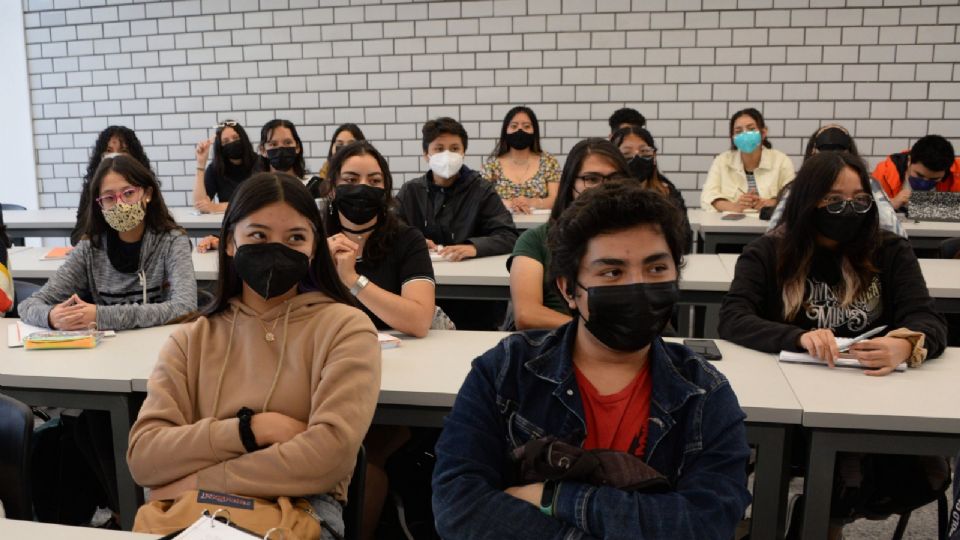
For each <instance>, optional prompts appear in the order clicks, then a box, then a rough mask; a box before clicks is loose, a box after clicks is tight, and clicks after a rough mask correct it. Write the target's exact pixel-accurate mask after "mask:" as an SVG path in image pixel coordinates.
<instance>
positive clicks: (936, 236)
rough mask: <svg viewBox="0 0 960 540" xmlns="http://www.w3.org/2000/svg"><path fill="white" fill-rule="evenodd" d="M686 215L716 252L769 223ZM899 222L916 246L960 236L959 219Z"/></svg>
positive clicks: (745, 240) (706, 248)
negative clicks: (718, 248)
mask: <svg viewBox="0 0 960 540" xmlns="http://www.w3.org/2000/svg"><path fill="white" fill-rule="evenodd" d="M687 216H688V218H689V219H690V226H691V228H693V230H694V232H695V233H698V237H699V240H700V242H701V246H702V250H701V251H702V252H703V253H716V252H717V246H718V245H719V244H733V245H737V246H741V247H742V246H745V245H747V244H749V243H750V242H751V241H753V240H754V239H756V238H757V237H759V236H760V235H762V234H763V233H765V232H766V231H767V225H769V223H770V222H769V221H764V220H762V219H760V217H759V214H755V213H750V214H745V216H746V217H744V218H743V219H739V220H725V219H723V214H721V213H719V212H704V211H703V210H700V209H689V210H687ZM900 224H901V226H903V229H904V230H905V231H906V232H907V235H908V236H909V241H910V245H911V246H912V247H913V248H914V249H923V250H928V249H937V248H939V247H940V243H941V242H943V241H944V240H946V239H948V238H956V237H960V223H953V222H947V221H919V222H915V221H913V220H911V219H901V221H900Z"/></svg>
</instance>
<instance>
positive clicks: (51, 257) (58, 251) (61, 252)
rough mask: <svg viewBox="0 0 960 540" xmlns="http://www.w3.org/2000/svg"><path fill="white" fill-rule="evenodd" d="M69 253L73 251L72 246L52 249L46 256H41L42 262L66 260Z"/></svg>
mask: <svg viewBox="0 0 960 540" xmlns="http://www.w3.org/2000/svg"><path fill="white" fill-rule="evenodd" d="M71 251H73V247H72V246H65V247H57V248H53V249H51V250H50V251H48V252H47V254H46V255H44V256H43V260H45V261H56V260H59V259H66V258H67V257H69V256H70V252H71Z"/></svg>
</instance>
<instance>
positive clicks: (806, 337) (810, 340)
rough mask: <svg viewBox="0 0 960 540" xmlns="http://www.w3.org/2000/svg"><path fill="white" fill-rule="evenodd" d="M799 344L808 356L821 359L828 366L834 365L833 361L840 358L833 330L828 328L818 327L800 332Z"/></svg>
mask: <svg viewBox="0 0 960 540" xmlns="http://www.w3.org/2000/svg"><path fill="white" fill-rule="evenodd" d="M799 345H800V347H802V348H803V349H804V350H806V351H807V352H808V353H809V354H810V356H813V357H816V358H819V359H820V360H823V361H824V362H826V363H827V365H828V366H830V367H834V365H833V361H834V360H836V359H837V358H840V348H839V347H837V338H835V337H834V335H833V330H830V329H829V328H820V329H818V330H811V331H809V332H806V333H804V334H801V336H800V343H799Z"/></svg>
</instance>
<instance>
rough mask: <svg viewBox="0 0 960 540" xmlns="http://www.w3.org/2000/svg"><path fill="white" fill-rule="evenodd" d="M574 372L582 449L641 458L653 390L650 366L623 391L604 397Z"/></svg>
mask: <svg viewBox="0 0 960 540" xmlns="http://www.w3.org/2000/svg"><path fill="white" fill-rule="evenodd" d="M574 367H575V368H576V366H574ZM575 371H576V374H577V386H579V387H580V395H581V396H582V399H583V412H584V415H585V419H586V421H587V439H586V440H585V441H584V443H583V447H584V448H585V449H587V450H592V449H594V448H603V449H608V450H618V451H620V452H629V453H631V454H633V455H635V456H640V457H643V450H644V448H645V447H646V445H647V420H648V419H649V417H650V391H651V388H652V381H651V379H650V368H649V364H648V363H645V364H644V365H643V368H641V369H640V373H638V374H637V376H636V378H635V379H633V381H631V382H630V384H628V385H627V386H626V387H625V388H624V389H623V390H620V391H619V392H617V393H615V394H610V395H606V396H602V395H600V392H598V391H597V389H596V388H594V386H593V384H591V383H590V381H589V380H587V378H586V376H584V374H583V373H582V372H581V371H580V370H579V369H575Z"/></svg>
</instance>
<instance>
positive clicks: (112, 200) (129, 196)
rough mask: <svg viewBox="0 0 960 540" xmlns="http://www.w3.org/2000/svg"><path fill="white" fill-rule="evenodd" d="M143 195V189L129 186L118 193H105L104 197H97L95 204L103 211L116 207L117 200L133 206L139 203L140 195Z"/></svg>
mask: <svg viewBox="0 0 960 540" xmlns="http://www.w3.org/2000/svg"><path fill="white" fill-rule="evenodd" d="M141 193H143V188H140V187H135V186H130V187H128V188H124V189H123V190H122V191H120V193H107V194H106V195H101V196H99V197H97V199H96V201H97V204H99V205H100V208H103V209H104V210H109V209H111V208H113V207H114V206H116V205H117V200H121V201H123V202H125V203H127V204H134V203H138V202H140V194H141Z"/></svg>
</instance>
